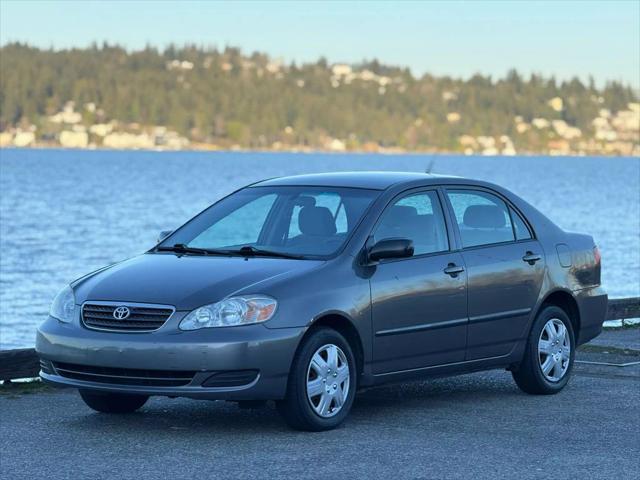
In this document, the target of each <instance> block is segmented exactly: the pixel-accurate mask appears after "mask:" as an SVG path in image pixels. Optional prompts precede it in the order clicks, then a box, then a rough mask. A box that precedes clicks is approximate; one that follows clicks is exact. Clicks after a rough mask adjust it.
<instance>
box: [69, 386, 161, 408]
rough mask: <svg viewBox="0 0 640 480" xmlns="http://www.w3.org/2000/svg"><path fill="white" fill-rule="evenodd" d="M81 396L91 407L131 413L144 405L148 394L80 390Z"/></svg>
mask: <svg viewBox="0 0 640 480" xmlns="http://www.w3.org/2000/svg"><path fill="white" fill-rule="evenodd" d="M80 396H81V397H82V400H83V401H84V403H86V404H87V406H88V407H89V408H92V409H93V410H95V411H96V412H102V413H131V412H135V411H136V410H138V409H139V408H140V407H142V406H143V405H144V404H145V403H147V400H149V397H148V396H145V395H128V394H124V393H106V392H95V391H91V390H80Z"/></svg>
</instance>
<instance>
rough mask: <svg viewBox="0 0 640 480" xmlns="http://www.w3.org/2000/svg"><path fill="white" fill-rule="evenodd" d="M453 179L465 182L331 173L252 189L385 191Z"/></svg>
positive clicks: (406, 175) (418, 175)
mask: <svg viewBox="0 0 640 480" xmlns="http://www.w3.org/2000/svg"><path fill="white" fill-rule="evenodd" d="M454 179H455V180H458V181H462V182H465V181H466V180H465V179H463V178H461V177H454V176H447V175H435V174H431V173H419V172H332V173H312V174H307V175H293V176H290V177H277V178H271V179H268V180H263V181H261V182H257V183H254V184H253V185H252V187H257V186H272V185H278V186H318V187H351V188H367V189H372V190H386V189H387V188H389V187H391V186H393V185H398V184H405V183H423V184H425V185H427V184H437V183H441V182H442V181H443V180H454ZM447 183H448V182H447Z"/></svg>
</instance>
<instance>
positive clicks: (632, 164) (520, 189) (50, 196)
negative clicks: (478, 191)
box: [0, 150, 640, 349]
mask: <svg viewBox="0 0 640 480" xmlns="http://www.w3.org/2000/svg"><path fill="white" fill-rule="evenodd" d="M430 164H433V169H432V171H433V172H435V173H446V174H453V175H461V176H469V177H474V178H478V179H484V180H489V181H492V182H495V183H498V184H500V185H503V186H505V187H507V188H509V189H510V190H512V191H514V192H516V193H517V194H519V195H521V196H522V197H524V198H525V199H527V200H528V201H529V202H530V203H532V204H533V205H534V206H536V207H537V208H539V209H540V210H541V211H542V212H543V213H545V214H546V215H548V216H549V217H550V218H551V219H552V220H553V221H555V222H556V223H557V224H558V225H560V226H561V227H562V228H564V229H566V230H571V231H580V232H587V233H590V234H592V235H593V236H594V237H595V239H596V242H597V243H598V245H599V246H600V250H601V252H602V258H603V281H604V284H605V287H606V288H607V290H608V291H609V294H610V296H611V297H627V296H638V295H640V159H638V158H593V157H580V158H560V157H465V156H429V155H374V154H292V153H235V152H143V151H127V152H123V151H74V150H0V348H2V349H5V348H16V347H25V346H32V345H33V344H34V335H35V328H36V326H37V325H38V324H39V323H40V322H41V321H42V320H43V319H44V318H45V316H46V315H47V312H48V308H49V303H50V301H51V300H52V298H53V296H54V295H55V294H56V293H57V291H58V290H59V289H60V288H62V287H63V286H64V285H66V284H67V283H69V282H70V281H71V280H74V279H75V278H77V277H79V276H81V275H83V274H85V273H88V272H90V271H92V270H94V269H96V268H98V267H101V266H103V265H106V264H109V263H113V262H115V261H118V260H121V259H124V258H127V257H130V256H133V255H136V254H138V253H141V252H144V251H145V250H147V249H148V248H150V247H151V246H153V245H154V243H155V239H156V237H157V235H158V233H159V232H160V230H167V229H172V228H175V227H177V226H179V225H181V224H182V223H184V222H185V221H186V220H188V219H189V218H190V217H192V216H193V215H194V214H196V213H198V212H199V211H201V210H202V209H203V208H205V207H206V206H208V205H209V204H211V203H213V202H214V201H215V200H217V199H219V198H220V197H222V196H223V195H225V194H227V193H229V192H231V191H233V190H234V189H236V188H238V187H241V186H243V185H245V184H247V183H250V182H253V181H256V180H259V179H263V178H267V177H274V176H280V175H293V174H299V173H309V172H327V171H341V170H342V171H345V170H403V171H424V170H425V168H427V167H428V166H429V165H430Z"/></svg>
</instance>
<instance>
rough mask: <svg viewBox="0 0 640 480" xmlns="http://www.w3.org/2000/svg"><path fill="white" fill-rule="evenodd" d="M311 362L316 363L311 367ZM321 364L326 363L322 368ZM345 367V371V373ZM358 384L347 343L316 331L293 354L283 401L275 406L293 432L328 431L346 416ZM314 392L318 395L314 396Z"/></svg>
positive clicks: (331, 332)
mask: <svg viewBox="0 0 640 480" xmlns="http://www.w3.org/2000/svg"><path fill="white" fill-rule="evenodd" d="M333 347H335V350H334V349H333ZM333 352H335V353H333ZM316 355H319V356H320V359H318V357H317V356H316ZM329 355H332V357H329ZM332 359H335V361H333V360H332ZM312 360H315V361H314V362H313V365H312ZM320 360H326V362H325V363H324V364H322V362H321V361H320ZM319 366H321V367H322V373H321V374H320V373H318V372H319V370H320V368H319ZM336 366H337V368H336ZM345 367H346V368H348V371H347V372H346V373H345V370H344V368H345ZM324 368H327V370H328V371H327V373H324ZM345 376H346V380H345ZM357 380H358V379H357V370H356V361H355V357H354V355H353V352H352V350H351V346H350V345H349V343H348V342H347V341H346V340H345V338H344V337H343V336H342V335H340V334H339V333H338V332H336V331H335V330H333V329H330V328H319V329H317V330H314V331H313V332H312V333H311V334H310V335H309V336H308V337H307V338H305V339H304V341H303V343H302V345H301V346H300V348H299V349H298V351H297V352H296V355H295V357H294V359H293V364H292V366H291V371H290V372H289V381H288V383H287V394H286V397H285V399H284V400H281V401H279V402H277V403H276V406H277V408H278V411H279V412H280V414H281V415H282V416H283V417H284V419H285V421H286V422H287V423H288V424H289V426H291V427H292V428H294V429H296V430H305V431H312V432H318V431H323V430H330V429H332V428H335V427H337V426H338V425H340V424H341V423H342V422H343V421H344V419H345V418H346V417H347V415H348V414H349V411H350V410H351V406H352V405H353V400H354V397H355V392H356V388H357ZM308 385H309V387H308ZM308 388H312V389H313V391H312V396H311V397H310V398H309V397H308V396H307V391H308ZM316 391H318V392H319V393H318V394H317V395H313V392H316ZM325 393H326V395H325ZM340 403H341V405H340Z"/></svg>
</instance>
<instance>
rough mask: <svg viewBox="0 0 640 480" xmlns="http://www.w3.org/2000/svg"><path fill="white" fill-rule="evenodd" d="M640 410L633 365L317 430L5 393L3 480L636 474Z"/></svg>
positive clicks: (394, 391) (414, 401)
mask: <svg viewBox="0 0 640 480" xmlns="http://www.w3.org/2000/svg"><path fill="white" fill-rule="evenodd" d="M596 350H597V349H596ZM639 353H640V352H637V353H634V352H631V355H628V354H627V355H621V354H617V353H616V354H605V353H602V352H598V351H595V352H590V353H582V354H580V358H582V359H583V360H585V359H588V360H600V359H602V358H604V359H605V360H606V361H609V362H618V363H623V362H628V361H637V360H640V357H638V354H639ZM639 408H640V366H632V367H625V368H620V367H602V366H597V365H588V364H578V365H576V375H575V377H574V378H573V379H572V381H571V382H570V383H569V385H568V387H567V388H566V389H565V390H564V391H563V392H562V393H560V394H559V395H556V396H551V397H533V396H528V395H525V394H523V393H520V391H519V390H518V389H517V388H516V386H515V384H514V383H513V382H512V380H511V376H510V375H509V374H508V373H506V372H498V371H496V372H488V373H479V374H473V375H465V376H460V377H455V378H448V379H440V380H432V381H428V382H420V383H413V384H405V385H396V386H389V387H384V388H379V389H374V390H369V391H367V392H363V393H361V394H359V396H358V398H357V400H356V404H355V405H354V409H353V411H352V414H351V416H350V418H349V419H348V421H347V422H346V423H345V425H344V426H343V427H342V428H340V429H338V430H335V431H332V432H325V433H316V434H309V433H299V432H293V431H291V430H288V429H287V428H286V427H285V426H284V424H283V423H282V422H281V421H280V419H279V417H278V415H277V413H276V412H275V410H274V409H273V408H265V409H262V410H240V409H238V408H237V407H236V406H235V405H233V404H229V403H224V402H197V401H191V400H182V399H178V400H169V399H153V400H151V401H150V402H149V403H148V404H147V406H145V407H144V408H143V409H142V410H141V411H140V412H139V413H136V414H132V415H126V416H110V415H103V414H96V413H92V412H91V411H90V410H89V409H88V408H86V407H85V406H84V405H83V404H82V403H81V400H80V398H79V397H78V396H77V395H76V394H75V393H72V392H68V391H57V390H56V391H54V392H48V391H45V392H40V393H33V394H20V395H7V394H3V395H0V422H1V423H0V478H1V479H2V480H4V479H7V480H9V479H21V478H30V479H31V478H36V479H37V478H47V479H76V478H78V479H84V478H91V479H101V478H104V479H107V478H108V479H120V478H127V479H128V478H132V479H136V480H142V479H163V478H175V479H178V478H180V479H181V478H192V479H193V478H234V479H235V478H274V479H279V478H296V479H298V478H311V479H321V478H338V479H358V478H367V479H373V478H393V479H394V480H396V479H404V478H408V479H418V478H421V479H441V478H447V479H449V478H492V479H495V478H510V479H512V478H518V479H525V478H540V479H549V478H558V479H572V478H589V479H593V478H607V479H609V478H621V479H626V478H638V477H639V476H640V462H639V461H638V458H640V433H639V431H640V430H639V427H640V409H639Z"/></svg>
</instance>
